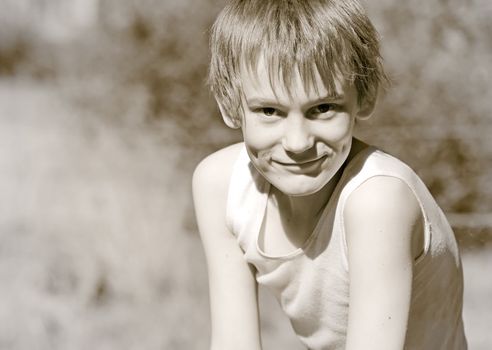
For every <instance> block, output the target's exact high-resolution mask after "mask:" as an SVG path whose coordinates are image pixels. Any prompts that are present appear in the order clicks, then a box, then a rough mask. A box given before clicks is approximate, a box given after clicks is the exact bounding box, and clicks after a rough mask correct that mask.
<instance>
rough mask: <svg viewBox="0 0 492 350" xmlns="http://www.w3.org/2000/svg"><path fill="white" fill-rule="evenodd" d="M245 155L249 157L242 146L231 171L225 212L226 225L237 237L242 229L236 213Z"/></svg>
mask: <svg viewBox="0 0 492 350" xmlns="http://www.w3.org/2000/svg"><path fill="white" fill-rule="evenodd" d="M245 156H246V157H247V154H246V148H245V147H242V148H241V150H240V151H239V152H238V156H237V158H236V160H235V162H234V165H233V168H232V172H231V178H230V179H229V187H228V189H227V203H226V213H225V218H226V220H225V221H226V227H227V228H228V229H229V231H231V233H232V234H233V235H234V236H236V237H237V234H238V232H239V230H240V227H239V223H238V222H237V219H236V217H237V216H236V215H234V214H236V213H237V210H238V209H239V208H238V204H239V203H238V199H237V197H238V193H237V192H238V191H239V189H238V185H240V183H241V180H242V176H243V172H242V171H241V167H243V164H244V157H245Z"/></svg>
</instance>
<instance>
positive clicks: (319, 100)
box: [246, 94, 345, 106]
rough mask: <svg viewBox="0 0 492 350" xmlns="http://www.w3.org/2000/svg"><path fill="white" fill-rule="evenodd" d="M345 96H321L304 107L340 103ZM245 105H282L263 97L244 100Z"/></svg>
mask: <svg viewBox="0 0 492 350" xmlns="http://www.w3.org/2000/svg"><path fill="white" fill-rule="evenodd" d="M344 98H345V96H344V95H343V94H329V95H326V96H322V97H320V98H317V99H315V100H312V101H309V102H308V103H306V105H315V104H317V103H323V102H326V101H340V100H343V99H344ZM246 103H247V104H248V105H249V106H251V105H262V106H263V105H270V106H282V103H280V102H279V101H278V100H276V99H270V98H264V97H256V96H254V97H251V98H247V99H246Z"/></svg>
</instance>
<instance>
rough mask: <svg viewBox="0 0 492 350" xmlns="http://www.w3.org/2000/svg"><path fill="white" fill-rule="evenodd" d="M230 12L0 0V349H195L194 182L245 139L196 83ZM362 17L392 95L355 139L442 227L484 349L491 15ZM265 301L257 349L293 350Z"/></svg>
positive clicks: (396, 6) (481, 6) (490, 209)
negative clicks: (402, 171)
mask: <svg viewBox="0 0 492 350" xmlns="http://www.w3.org/2000/svg"><path fill="white" fill-rule="evenodd" d="M224 2H225V1H224V0H180V1H177V0H0V349H13V350H19V349H39V350H57V349H60V350H85V349H92V350H103V349H119V350H130V349H131V350H133V349H135V350H137V349H138V350H154V349H156V350H157V349H159V350H160V349H206V348H207V346H208V342H209V309H208V289H207V288H208V287H207V271H206V265H205V260H204V256H203V253H202V250H201V245H200V241H199V238H198V235H197V230H196V225H195V221H194V217H193V208H192V203H191V194H190V180H191V173H192V171H193V168H194V166H195V165H196V164H197V162H198V161H199V160H200V159H201V158H203V157H204V156H205V155H206V154H208V153H210V152H212V151H214V150H216V149H218V148H220V147H222V146H224V145H226V144H229V143H231V142H236V141H238V140H239V139H240V138H239V137H240V135H239V134H238V132H237V131H231V130H228V129H227V128H226V127H225V126H224V125H222V123H221V120H220V116H219V113H218V111H217V108H216V106H215V104H214V101H213V99H212V97H211V95H210V94H209V92H208V91H207V89H206V87H205V84H204V79H205V76H206V70H207V60H208V48H207V30H208V28H209V26H210V24H211V23H212V21H213V19H214V17H215V16H216V14H217V13H218V11H219V10H220V8H221V7H222V6H223V4H224ZM367 9H368V11H369V13H370V15H371V17H372V18H373V20H374V23H375V25H376V27H377V28H378V30H379V31H380V33H381V36H382V42H383V53H384V57H385V61H386V67H387V70H388V72H389V74H390V75H391V78H392V80H393V85H392V87H391V88H390V89H389V90H388V91H387V92H386V94H385V95H384V96H383V97H382V98H381V101H380V103H379V106H378V110H377V112H376V114H375V115H374V117H373V118H372V119H371V120H369V121H368V122H366V123H364V124H360V125H359V130H358V135H359V136H360V137H361V138H363V139H364V140H366V141H368V142H370V143H373V144H375V145H377V146H380V147H382V148H383V149H385V150H387V151H389V152H391V153H393V154H395V155H397V156H399V157H401V158H402V159H404V160H405V161H406V162H407V163H409V164H410V165H411V166H412V167H413V168H414V169H415V170H416V171H417V172H418V173H419V174H420V175H421V177H422V178H423V179H424V181H425V182H426V184H427V185H428V186H429V188H430V190H431V191H432V193H433V194H434V195H435V197H436V198H437V200H438V202H439V203H440V205H441V206H442V208H443V209H444V210H445V212H446V213H447V215H448V217H449V219H450V221H451V223H452V225H453V227H454V228H455V231H456V235H457V238H458V241H459V243H460V248H461V252H462V259H463V265H464V273H465V310H464V317H465V326H466V331H467V336H468V340H469V345H470V349H471V350H489V349H492V334H491V333H490V329H491V327H492V245H491V244H490V242H492V231H491V227H492V214H491V213H492V176H491V175H492V167H491V165H492V138H491V137H490V135H491V134H492V114H491V107H492V102H491V97H492V91H491V90H492V88H491V86H492V85H491V81H492V67H491V64H492V39H491V38H492V21H491V20H490V18H492V2H491V1H490V0H459V1H458V0H439V1H438V0H415V1H408V2H403V1H397V0H379V1H377V2H376V1H372V2H367ZM261 302H262V305H263V313H262V326H263V330H264V345H265V346H264V347H265V349H285V350H294V349H302V347H300V346H299V344H298V342H297V340H296V339H295V338H294V336H293V335H292V331H291V330H290V326H289V325H288V323H287V321H286V320H285V319H284V318H283V317H282V316H281V315H280V313H279V310H278V307H277V306H276V303H275V301H272V298H271V297H270V296H269V295H268V294H267V293H265V292H264V291H261ZM238 327H241V325H238Z"/></svg>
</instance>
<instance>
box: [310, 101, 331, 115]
mask: <svg viewBox="0 0 492 350" xmlns="http://www.w3.org/2000/svg"><path fill="white" fill-rule="evenodd" d="M334 109H335V105H333V104H330V103H323V104H321V105H319V106H316V107H314V112H316V113H327V112H329V111H332V110H334Z"/></svg>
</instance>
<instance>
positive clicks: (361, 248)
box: [343, 176, 424, 260]
mask: <svg viewBox="0 0 492 350" xmlns="http://www.w3.org/2000/svg"><path fill="white" fill-rule="evenodd" d="M343 217H344V224H345V230H346V239H347V247H348V249H349V260H350V259H351V258H352V259H353V258H354V257H355V255H354V254H353V253H351V250H352V252H356V251H358V252H359V253H357V254H356V255H362V256H357V257H356V258H357V259H360V258H364V257H365V258H366V259H368V258H369V257H371V256H374V257H377V258H378V259H388V258H389V256H390V254H389V253H390V252H391V253H397V252H399V253H398V254H400V257H404V256H406V257H407V258H411V257H413V258H415V257H417V256H419V255H420V253H421V252H422V251H423V246H424V225H423V222H424V219H423V214H422V210H421V207H420V204H419V201H418V199H417V197H416V196H415V194H414V193H413V191H412V189H411V188H410V187H409V186H408V185H407V184H406V183H405V182H404V181H403V180H401V179H399V178H396V177H391V176H376V177H373V178H370V179H368V180H367V181H366V182H364V183H363V184H362V185H360V186H359V187H358V188H357V189H356V190H355V191H354V192H352V193H351V194H350V196H349V198H348V199H347V202H346V205H345V208H344V212H343ZM407 253H408V255H407Z"/></svg>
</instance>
